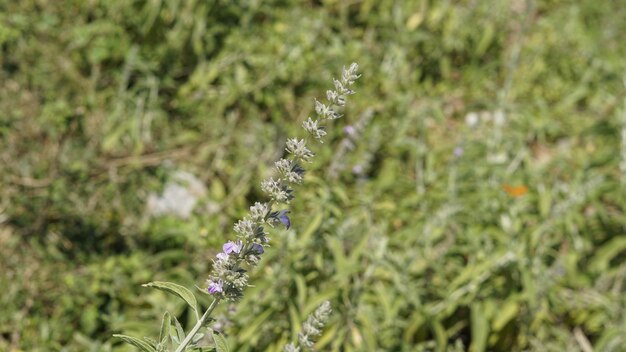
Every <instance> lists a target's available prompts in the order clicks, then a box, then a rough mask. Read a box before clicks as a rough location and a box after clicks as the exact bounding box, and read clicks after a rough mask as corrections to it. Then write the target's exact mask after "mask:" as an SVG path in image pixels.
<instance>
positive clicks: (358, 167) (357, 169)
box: [352, 165, 365, 175]
mask: <svg viewBox="0 0 626 352" xmlns="http://www.w3.org/2000/svg"><path fill="white" fill-rule="evenodd" d="M363 171H365V170H364V169H363V166H361V165H354V167H353V168H352V173H353V174H355V175H361V174H362V173H363Z"/></svg>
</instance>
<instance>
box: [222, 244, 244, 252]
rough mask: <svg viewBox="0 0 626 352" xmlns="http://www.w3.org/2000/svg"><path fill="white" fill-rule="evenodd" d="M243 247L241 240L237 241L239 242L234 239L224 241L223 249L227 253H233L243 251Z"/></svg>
mask: <svg viewBox="0 0 626 352" xmlns="http://www.w3.org/2000/svg"><path fill="white" fill-rule="evenodd" d="M241 247H242V244H241V241H237V243H235V242H233V241H228V242H226V243H224V246H222V249H223V250H224V253H226V254H231V253H237V254H239V252H240V251H241Z"/></svg>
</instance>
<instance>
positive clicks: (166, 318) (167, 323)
mask: <svg viewBox="0 0 626 352" xmlns="http://www.w3.org/2000/svg"><path fill="white" fill-rule="evenodd" d="M171 324H172V317H171V316H170V313H169V312H165V314H163V320H162V321H161V333H160V334H159V341H160V342H161V343H162V344H163V343H165V342H167V338H168V337H169V336H170V327H171Z"/></svg>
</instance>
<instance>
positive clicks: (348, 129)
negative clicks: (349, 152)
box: [343, 125, 356, 137]
mask: <svg viewBox="0 0 626 352" xmlns="http://www.w3.org/2000/svg"><path fill="white" fill-rule="evenodd" d="M343 133H345V134H347V135H348V136H350V137H353V136H354V135H355V134H356V128H354V127H352V126H350V125H348V126H346V127H344V128H343Z"/></svg>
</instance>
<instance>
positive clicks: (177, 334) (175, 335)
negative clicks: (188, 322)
mask: <svg viewBox="0 0 626 352" xmlns="http://www.w3.org/2000/svg"><path fill="white" fill-rule="evenodd" d="M174 327H175V329H174V330H172V329H170V337H171V338H172V342H174V345H175V346H174V347H178V345H180V343H181V342H182V341H183V340H184V339H185V330H184V329H183V327H182V325H180V323H179V322H178V319H176V317H174Z"/></svg>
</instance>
